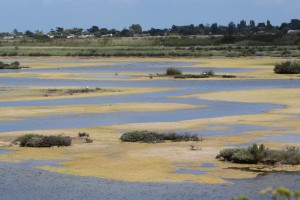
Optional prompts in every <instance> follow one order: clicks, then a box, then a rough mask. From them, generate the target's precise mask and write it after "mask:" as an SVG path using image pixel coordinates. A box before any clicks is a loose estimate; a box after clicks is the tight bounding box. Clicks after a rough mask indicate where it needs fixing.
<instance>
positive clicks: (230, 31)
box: [227, 22, 236, 35]
mask: <svg viewBox="0 0 300 200" xmlns="http://www.w3.org/2000/svg"><path fill="white" fill-rule="evenodd" d="M235 32H236V25H235V23H233V22H230V23H229V24H228V28H227V33H228V34H229V35H233V34H235Z"/></svg>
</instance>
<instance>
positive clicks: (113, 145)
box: [0, 58, 300, 199]
mask: <svg viewBox="0 0 300 200" xmlns="http://www.w3.org/2000/svg"><path fill="white" fill-rule="evenodd" d="M23 59H24V62H25V63H26V62H27V63H28V66H29V65H30V67H31V68H29V69H22V71H16V72H15V71H14V72H9V71H5V72H2V74H0V75H1V78H0V85H1V88H2V89H3V91H2V92H1V93H2V94H3V93H4V91H5V93H6V94H5V95H8V96H9V92H8V94H7V91H9V90H11V89H12V90H22V91H23V94H22V96H23V97H24V96H26V95H28V96H30V91H32V90H33V89H34V87H40V88H39V90H40V89H41V88H43V89H45V90H46V89H48V88H60V87H64V88H69V87H70V88H72V87H76V88H85V87H86V86H88V87H90V88H92V87H100V88H108V87H109V88H118V90H121V91H126V89H128V88H131V89H133V90H134V89H139V91H137V92H136V93H129V94H126V92H124V93H123V94H114V95H99V96H97V95H95V96H84V95H83V96H74V97H70V96H68V97H66V98H64V97H63V98H58V99H55V98H48V97H43V96H42V97H41V98H37V99H35V100H28V99H27V100H24V99H23V100H22V98H20V100H19V101H5V100H4V99H1V102H0V107H1V109H6V111H9V110H10V109H11V110H13V112H15V113H16V114H14V115H13V116H10V117H11V119H7V120H5V119H4V120H2V121H0V132H1V139H2V140H3V141H5V139H7V138H12V137H15V136H17V135H20V134H24V133H28V132H34V133H39V132H41V133H45V134H60V133H65V134H70V135H72V136H76V134H77V133H78V132H79V131H85V130H86V131H88V132H90V134H91V135H92V137H93V139H94V140H95V142H94V143H93V144H92V146H91V147H89V146H88V145H86V144H75V145H74V146H73V147H71V149H69V150H67V149H63V148H61V149H56V148H54V149H47V150H42V151H41V150H38V151H40V152H39V153H38V152H36V150H32V149H26V150H22V149H20V148H17V147H13V148H7V147H5V149H11V150H13V151H10V152H6V153H4V154H1V156H0V160H2V161H6V163H2V164H1V168H2V169H7V167H8V166H9V167H10V168H11V169H15V168H18V165H22V164H20V163H19V164H13V163H9V162H12V161H17V160H22V159H24V160H27V162H28V160H29V162H30V160H32V162H34V161H33V160H47V159H54V160H56V159H66V161H65V164H62V166H63V167H59V168H57V167H55V166H51V165H50V166H48V167H47V163H45V164H41V166H44V167H43V169H44V170H48V171H49V172H43V175H46V174H49V176H51V174H52V175H55V176H62V177H64V178H65V179H72V181H73V182H74V181H75V182H76V181H81V180H82V179H85V181H96V182H97V181H98V183H97V184H105V182H106V181H108V182H110V183H113V184H112V185H114V186H113V187H112V188H119V187H120V186H119V184H122V185H124V184H125V186H124V188H126V187H131V186H136V187H134V188H138V187H139V186H142V187H143V189H145V187H146V188H147V187H148V188H149V187H150V188H152V189H153V190H155V191H156V192H157V194H156V195H154V196H153V198H156V199H157V198H160V199H162V198H163V195H167V196H168V195H170V194H171V193H172V192H173V193H175V194H177V195H178V196H177V197H174V198H175V199H176V198H178V199H180V198H179V197H181V198H182V197H183V196H184V195H190V194H189V192H192V194H193V195H192V196H191V197H190V199H193V197H194V198H198V197H199V196H201V195H200V194H201V193H200V191H202V192H203V189H204V188H206V191H213V190H215V189H217V190H218V194H211V195H212V196H211V198H210V199H214V198H217V196H218V195H220V196H222V195H221V193H222V191H220V192H219V189H220V187H221V186H220V185H222V187H221V188H226V187H227V188H228V189H229V188H231V190H232V193H228V192H225V193H224V194H223V196H222V197H224V199H228V198H231V197H232V196H230V195H233V196H234V195H235V194H237V192H239V191H240V190H241V188H240V187H238V186H237V185H239V184H242V185H245V186H246V187H248V186H249V190H245V191H243V194H248V195H250V193H253V192H252V191H253V189H254V190H256V189H257V190H259V189H263V188H258V187H256V188H253V187H254V185H255V183H259V182H260V184H261V187H264V186H263V185H265V186H266V187H269V186H271V185H272V184H274V186H275V185H286V186H290V187H292V188H295V189H296V188H297V186H298V187H299V186H300V182H299V178H298V179H297V178H294V180H293V182H290V181H289V180H290V177H291V175H290V174H285V173H280V174H278V173H271V174H268V175H267V176H265V177H264V178H262V177H258V178H255V177H256V175H257V174H256V173H253V172H241V171H239V170H231V169H227V168H229V167H232V164H228V163H221V162H219V161H216V160H215V159H214V156H215V153H216V152H218V151H219V150H221V149H223V148H225V147H226V146H243V145H244V144H245V143H246V144H251V142H252V141H264V143H266V144H267V145H269V146H271V147H284V146H285V145H288V144H289V145H295V142H294V141H293V140H294V139H292V140H284V143H283V142H280V139H278V138H280V137H284V135H285V134H286V135H288V136H289V137H291V138H295V137H296V138H298V137H300V136H299V131H300V130H299V127H298V125H297V122H299V113H298V114H297V113H285V112H282V113H280V112H279V113H278V110H279V111H280V110H284V109H285V108H286V107H288V106H287V105H285V104H271V103H268V102H265V103H262V102H260V101H258V102H250V103H249V102H248V103H247V102H242V101H241V102H238V101H236V102H234V101H228V100H226V101H222V99H221V100H217V99H216V100H204V99H201V93H208V94H209V93H211V92H219V91H230V92H231V93H232V92H233V93H234V91H246V90H249V91H250V90H251V91H257V90H263V89H265V90H266V91H268V90H272V89H278V90H279V92H280V91H281V90H284V89H293V88H294V89H296V90H298V88H299V87H300V84H299V83H300V78H297V77H288V76H285V77H283V78H279V77H277V76H276V75H273V74H272V67H271V66H272V64H273V63H276V62H278V60H277V59H265V60H264V59H256V60H255V59H254V61H253V60H250V59H249V60H247V59H245V60H246V61H244V60H242V59H216V60H214V59H211V60H209V59H205V60H201V59H191V60H188V59H184V60H173V59H170V60H167V59H154V60H151V59H141V58H139V59H134V58H132V59H128V60H126V59H125V60H124V59H120V60H117V62H114V60H113V59H111V60H110V59H104V61H103V60H101V59H98V60H97V59H95V58H93V59H84V60H83V61H82V60H80V63H79V64H78V63H76V62H77V61H78V60H76V59H74V60H72V59H70V58H66V60H64V59H63V58H60V59H58V61H56V62H54V61H55V58H51V59H49V58H39V59H36V60H30V59H29V58H23ZM62 60H63V62H60V61H62ZM229 63H233V65H234V66H232V67H230V64H229ZM255 63H256V64H255ZM247 64H248V65H247ZM168 66H176V67H179V68H180V69H181V70H182V71H183V72H188V73H201V72H203V71H205V70H208V69H210V68H212V69H213V70H214V71H215V72H216V73H230V74H231V73H232V74H237V75H239V74H241V77H242V78H237V79H232V80H222V79H206V80H194V79H192V80H174V79H172V78H154V79H149V77H147V76H145V75H144V74H148V73H156V72H157V73H162V72H164V70H165V69H166V67H168ZM239 66H241V67H240V68H239ZM85 69H86V70H85ZM267 71H270V73H269V72H267ZM116 72H117V73H118V74H117V75H116V74H115V73H116ZM260 72H261V74H263V77H267V78H263V77H262V75H261V74H260ZM0 73H1V72H0ZM123 74H124V75H123ZM243 77H247V78H243ZM141 88H142V90H143V89H145V90H146V89H149V88H151V89H149V90H148V92H147V91H146V92H143V93H142V92H141V91H142V90H141ZM162 88H163V89H164V90H163V91H155V90H153V89H162ZM26 90H27V91H28V93H27V94H26ZM199 93H200V99H199V98H196V97H185V98H183V97H184V96H185V95H189V94H199ZM233 97H234V95H233ZM257 98H258V100H259V96H258V97H257ZM270 98H271V97H270ZM149 103H150V105H147V106H148V107H147V106H146V107H147V108H146V107H145V105H144V104H149ZM118 104H125V107H126V105H127V104H128V105H130V106H132V104H134V105H135V110H132V111H128V110H122V108H121V109H119V110H118V109H114V111H113V112H106V113H103V112H99V113H94V112H89V111H86V112H75V110H76V107H78V106H79V107H82V106H86V105H93V106H95V107H96V106H114V105H118ZM151 104H153V107H155V105H156V104H157V105H161V104H162V105H165V107H168V106H170V105H171V104H174V105H175V106H176V105H180V104H182V105H192V106H201V107H198V108H197V107H195V108H192V107H191V108H187V109H185V108H180V106H179V108H178V109H176V108H174V107H172V108H170V109H169V110H166V111H164V110H163V108H162V109H161V110H160V111H157V110H155V109H154V111H151ZM59 106H64V107H74V108H72V109H74V112H70V113H63V114H62V113H59V112H58V113H55V112H56V111H57V107H58V108H59ZM37 107H39V108H41V109H48V110H49V113H50V114H43V115H36V116H35V115H34V114H32V115H31V114H30V112H28V115H25V116H23V117H22V116H18V114H17V113H18V109H19V111H20V109H23V110H24V109H25V111H26V110H28V111H30V110H32V109H35V108H37ZM54 108H56V109H54ZM72 109H70V110H72ZM274 110H276V111H277V112H275V113H274V112H273V111H274ZM8 118H9V116H8ZM298 124H299V123H298ZM132 129H149V130H157V131H180V132H185V131H187V132H193V133H197V134H199V135H200V136H203V137H204V138H205V140H204V141H203V142H202V143H201V144H199V146H200V147H201V149H202V150H200V151H197V152H192V151H190V150H189V145H190V144H189V143H184V144H175V143H167V144H159V145H145V144H121V143H119V142H118V138H119V136H120V134H121V133H122V132H124V131H130V130H132ZM39 130H41V131H39ZM102 133H103V135H101V134H102ZM291 135H292V136H291ZM3 144H4V142H3ZM96 145H99V147H97V146H96ZM296 145H297V142H296ZM75 148H77V150H76V149H75ZM78 149H81V151H82V152H78V151H79V150H78ZM73 150H74V155H72V153H71V151H73ZM46 151H47V152H46ZM94 151H103V152H105V153H106V154H107V155H97V154H96V153H95V152H94ZM122 151H123V152H122ZM124 151H125V152H124ZM135 151H140V152H138V153H136V152H135ZM180 151H184V152H182V153H179V152H180ZM16 152H17V153H16ZM41 152H43V153H41ZM66 152H67V153H66ZM92 152H94V153H92ZM121 152H122V153H121ZM206 153H207V154H208V155H205V154H206ZM16 154H19V155H16ZM40 154H43V155H40ZM84 154H90V155H91V156H86V155H85V156H84ZM109 154H111V155H109ZM164 154H165V155H164ZM172 154H177V155H178V156H177V158H174V156H173V157H172V156H171V158H168V159H167V158H166V157H168V156H169V157H170V155H172ZM95 156H99V157H98V158H95ZM156 156H159V158H155V157H156ZM164 156H165V157H164ZM186 157H187V158H186ZM188 157H189V158H188ZM82 159H86V160H88V161H90V163H91V165H92V164H95V165H99V164H100V163H102V164H101V165H104V166H101V167H99V168H98V169H97V167H93V166H86V170H84V169H81V170H76V168H80V167H82V168H84V167H83V166H84V164H80V162H81V161H82ZM143 159H145V162H143ZM67 160H70V161H67ZM114 160H116V161H115V163H114ZM126 160H127V161H128V162H127V164H125V163H120V162H121V161H123V162H126ZM7 162H8V163H7ZM106 162H107V166H105V164H103V163H106ZM63 163H64V162H63ZM82 163H84V162H82ZM134 163H136V166H128V165H134ZM178 163H180V164H178ZM203 163H209V164H211V165H215V166H216V167H213V168H206V167H203V166H202V165H201V164H203ZM85 164H86V163H85ZM149 164H151V165H153V166H152V168H153V170H151V169H150V168H149V166H147V167H146V165H149ZM45 165H46V167H45ZM115 165H120V166H116V167H115V169H114V166H115ZM155 165H157V166H155ZM35 167H36V166H35ZM143 167H144V171H143V170H141V168H143ZM105 168H111V170H107V171H105V170H104V169H105ZM131 169H132V170H131ZM22 170H23V171H24V169H23V168H20V170H19V171H18V172H20V171H22ZM30 170H32V171H30ZM30 170H29V171H30V172H28V173H37V172H40V169H35V168H30ZM97 170H100V171H101V170H102V172H99V171H98V172H95V171H97ZM122 170H123V173H126V170H128V173H127V175H126V174H119V173H120V172H119V171H122ZM155 170H158V173H157V175H143V174H142V173H155ZM159 170H161V171H159ZM270 170H272V169H270ZM25 171H26V170H25ZM50 171H51V172H50ZM88 171H89V172H88ZM294 171H298V169H294ZM55 172H60V173H63V174H70V175H63V174H56V173H55ZM10 173H14V172H13V171H11V172H10ZM113 173H115V174H116V175H113ZM20 174H22V173H20ZM71 175H72V176H71ZM73 175H80V176H89V177H90V176H91V177H98V178H105V179H94V178H89V177H77V176H73ZM294 175H297V176H295V177H298V176H299V175H298V173H296V172H295V173H294ZM20 176H21V175H20ZM134 176H135V177H134ZM277 176H278V177H279V176H280V177H281V178H280V179H279V178H278V177H277ZM5 177H7V176H5ZM270 177H273V179H276V183H271V182H272V181H270V180H272V178H270ZM241 178H242V179H241ZM110 179H111V180H113V179H115V180H116V181H110ZM264 180H265V181H264ZM120 181H125V182H120ZM127 181H130V182H131V183H129V182H127ZM190 181H192V182H190ZM24 182H25V181H24ZM41 182H43V181H42V180H41ZM147 182H150V183H147ZM151 182H159V183H158V184H152V183H151ZM230 182H231V183H233V185H230V184H229V185H228V183H230ZM214 183H215V184H219V185H211V184H214ZM45 184H46V185H47V183H43V185H45ZM48 184H49V185H48V186H50V187H55V185H56V184H57V183H54V182H53V183H48ZM207 184H208V185H207ZM224 184H225V185H224ZM247 184H248V185H247ZM4 185H5V186H4V187H8V185H6V184H4ZM127 185H128V186H127ZM129 185H131V186H129ZM162 185H163V188H164V187H167V188H169V187H170V188H171V189H170V191H169V192H170V194H166V193H165V191H162V189H160V188H161V187H162ZM179 185H180V186H179ZM78 187H79V188H80V189H82V188H84V187H85V186H83V185H80V184H79V185H78ZM122 187H123V186H122ZM179 187H180V188H181V189H179ZM190 187H197V188H202V189H199V190H196V191H195V190H194V189H191V190H190V191H188V190H186V192H183V191H181V193H182V194H180V195H179V192H176V191H175V190H178V189H179V190H182V188H190ZM92 188H93V187H92ZM124 188H123V189H124ZM175 188H176V189H175ZM80 189H79V191H80ZM92 190H93V189H92ZM129 190H130V193H135V195H134V197H136V198H139V199H141V196H140V195H138V194H137V193H138V192H137V191H134V189H129ZM224 190H225V189H224ZM2 191H3V190H2ZM2 191H1V193H2ZM81 192H82V191H81ZM127 192H128V191H127ZM223 192H224V191H223ZM28 195H30V194H28ZM77 195H79V196H80V194H77ZM118 195H124V196H126V195H128V194H125V191H124V192H121V193H119V194H115V195H114V196H113V195H112V196H113V197H117V196H118ZM213 195H215V196H213ZM251 195H254V194H251ZM169 197H170V198H171V196H169ZM172 198H173V197H172Z"/></svg>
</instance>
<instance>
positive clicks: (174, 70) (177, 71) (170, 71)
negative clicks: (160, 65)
mask: <svg viewBox="0 0 300 200" xmlns="http://www.w3.org/2000/svg"><path fill="white" fill-rule="evenodd" d="M166 74H167V75H170V76H173V75H181V74H182V72H181V70H180V69H177V68H175V67H168V68H167V70H166Z"/></svg>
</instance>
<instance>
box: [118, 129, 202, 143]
mask: <svg viewBox="0 0 300 200" xmlns="http://www.w3.org/2000/svg"><path fill="white" fill-rule="evenodd" d="M120 140H122V141H123V142H145V143H162V142H165V141H166V140H169V141H172V142H182V141H202V140H203V139H202V138H201V137H199V136H198V135H196V134H190V133H184V134H180V133H175V132H173V133H158V132H154V131H147V130H142V131H131V132H126V133H124V134H123V135H122V136H121V138H120Z"/></svg>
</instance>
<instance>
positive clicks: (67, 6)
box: [0, 0, 300, 32]
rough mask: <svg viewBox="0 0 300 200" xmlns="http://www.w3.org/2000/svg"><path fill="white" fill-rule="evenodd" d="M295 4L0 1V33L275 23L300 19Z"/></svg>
mask: <svg viewBox="0 0 300 200" xmlns="http://www.w3.org/2000/svg"><path fill="white" fill-rule="evenodd" d="M299 10H300V0H0V32H3V31H12V30H13V29H14V28H17V29H18V30H19V31H25V30H32V31H35V30H43V31H44V32H48V31H49V30H50V29H51V28H55V27H65V28H73V27H79V28H85V29H86V28H90V27H91V26H93V25H97V26H99V27H106V28H116V29H123V28H125V27H128V26H130V25H131V24H133V23H138V24H141V25H142V27H143V29H145V30H146V29H149V28H151V27H155V28H169V27H171V26H172V25H173V24H175V25H188V24H195V25H199V24H200V23H203V24H206V23H208V24H211V23H213V22H218V23H219V24H222V25H227V24H228V23H229V22H231V21H233V22H235V23H238V22H239V21H240V20H241V19H245V20H247V21H249V20H251V19H253V20H255V22H265V21H266V20H268V19H269V20H270V21H271V23H272V24H275V25H279V24H281V23H282V22H288V21H290V19H295V18H298V19H299V18H300V14H299V13H300V12H299Z"/></svg>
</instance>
